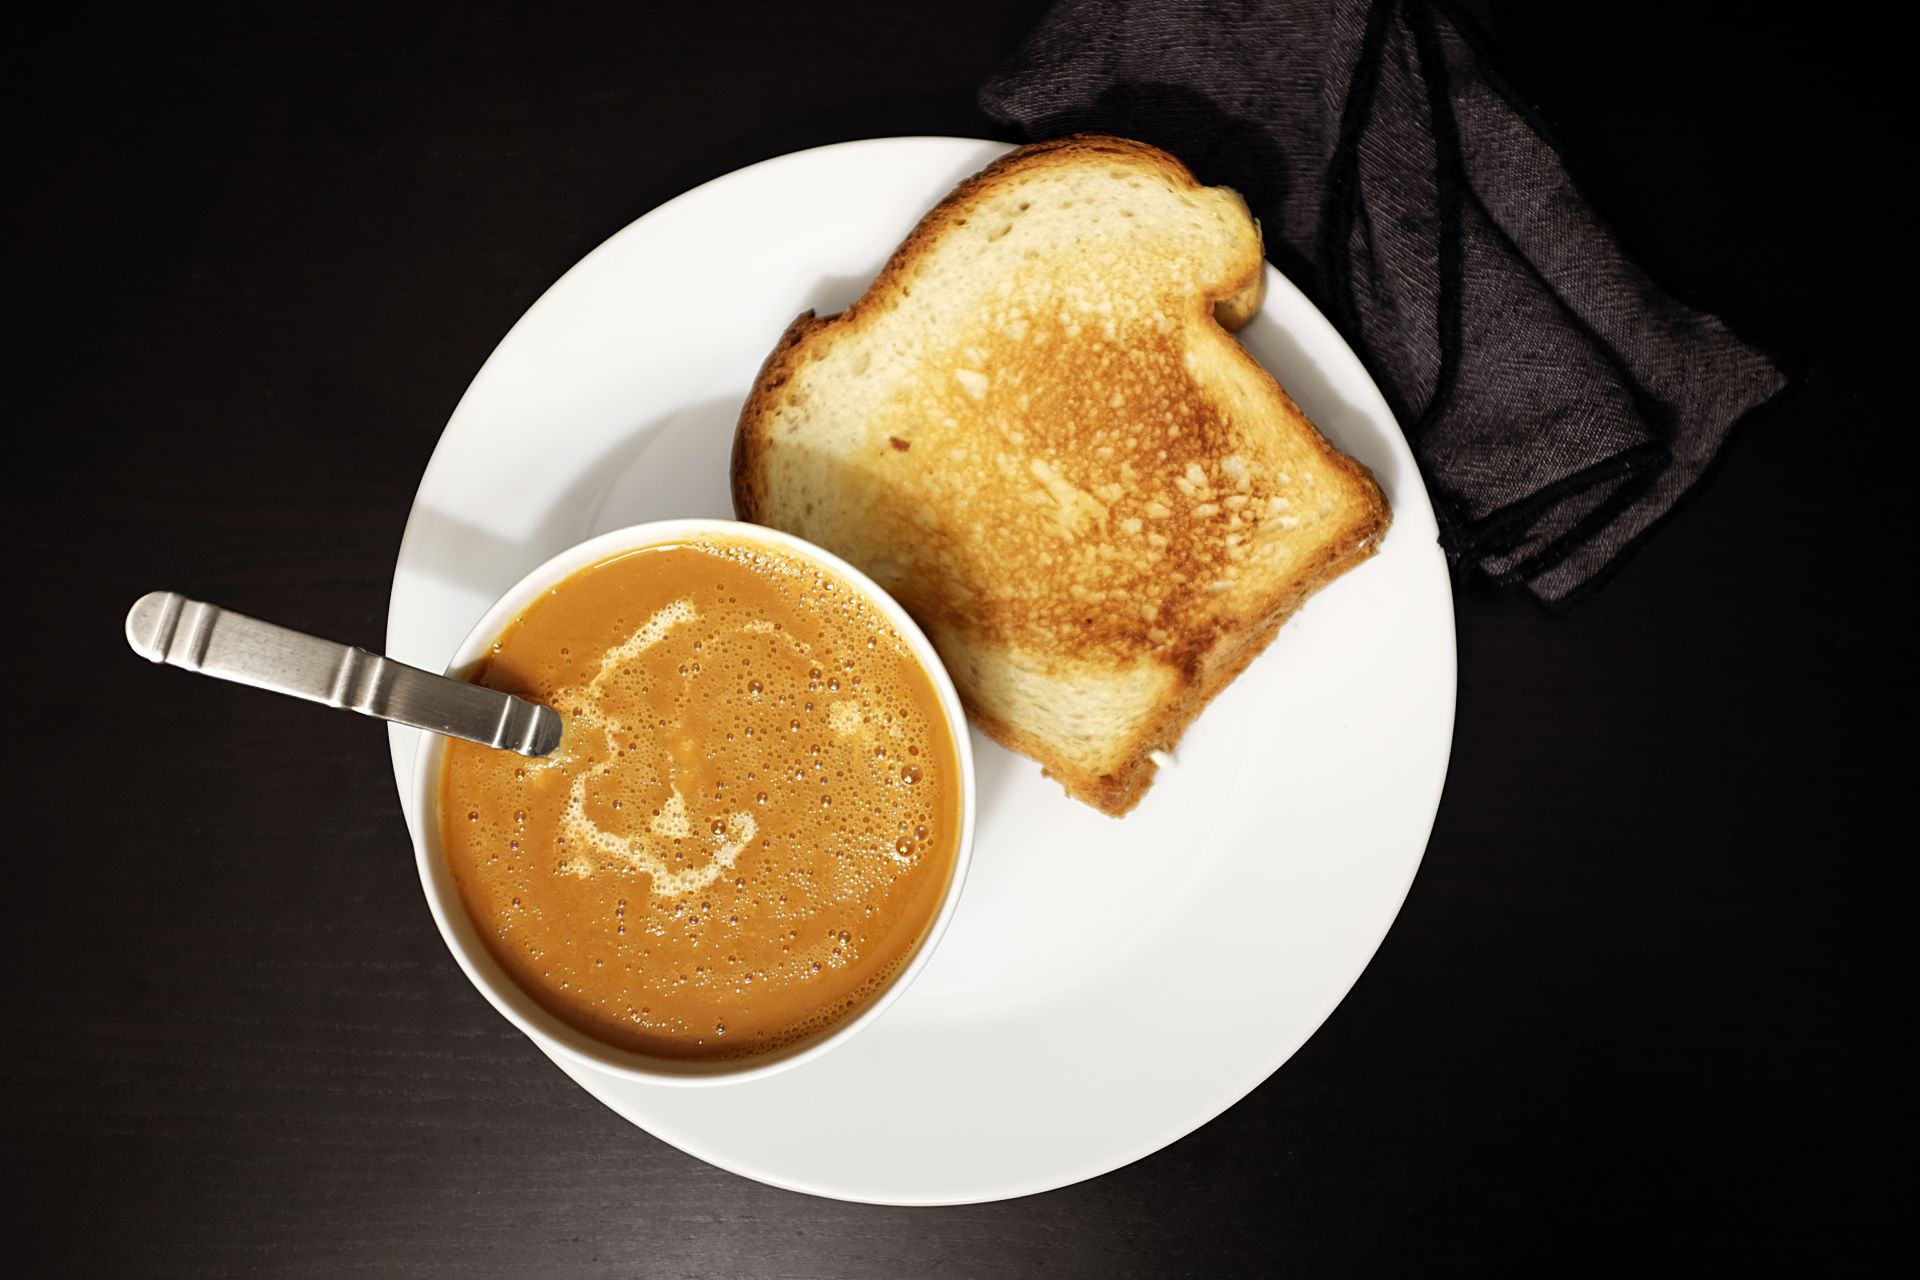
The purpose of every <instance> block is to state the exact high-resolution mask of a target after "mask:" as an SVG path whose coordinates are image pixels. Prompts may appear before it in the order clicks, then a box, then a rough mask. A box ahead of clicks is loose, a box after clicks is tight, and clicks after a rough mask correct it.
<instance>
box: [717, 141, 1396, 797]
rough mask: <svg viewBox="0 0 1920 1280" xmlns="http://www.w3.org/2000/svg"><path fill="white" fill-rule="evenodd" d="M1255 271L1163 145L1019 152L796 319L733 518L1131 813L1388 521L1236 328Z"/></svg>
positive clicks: (1251, 294) (1010, 729) (1001, 725)
mask: <svg viewBox="0 0 1920 1280" xmlns="http://www.w3.org/2000/svg"><path fill="white" fill-rule="evenodd" d="M1264 270H1265V264H1264V262H1263V259H1262V254H1261V245H1260V232H1259V228H1258V226H1257V225H1256V224H1255V222H1254V220H1253V218H1252V217H1251V215H1249V213H1248V212H1247V207H1246V204H1245V203H1244V202H1243V201H1242V200H1241V199H1240V197H1239V196H1238V195H1237V194H1236V193H1234V192H1233V191H1230V190H1228V189H1226V188H1224V187H1203V186H1201V185H1200V184H1198V183H1197V182H1196V181H1195V180H1194V178H1193V175H1192V174H1190V173H1189V172H1188V171H1187V169H1186V168H1185V166H1183V165H1182V164H1181V163H1180V162H1179V161H1177V160H1175V159H1174V158H1173V157H1171V156H1169V155H1167V154H1166V153H1165V152H1163V151H1159V150H1157V149H1155V148H1153V147H1149V146H1146V145H1144V144H1142V143H1138V142H1131V141H1127V140H1126V139H1122V138H1109V137H1097V136H1084V135H1083V136H1079V137H1073V138H1067V139H1063V140H1060V141H1057V142H1047V143H1039V144H1036V145H1033V146H1026V147H1021V148H1020V149H1018V150H1016V151H1013V152H1011V153H1009V154H1008V155H1007V156H1005V157H1003V158H1002V159H1001V160H999V161H998V162H997V163H995V164H993V165H992V166H990V167H989V168H988V169H986V170H985V171H984V172H982V173H980V174H979V175H977V176H975V177H974V178H971V179H969V180H968V181H966V182H964V183H962V184H961V185H960V187H959V188H958V189H957V190H955V191H954V192H953V194H952V195H950V196H948V197H947V198H946V199H945V200H944V201H942V202H941V203H940V204H939V205H938V206H937V207H936V208H935V209H934V210H933V211H932V212H931V213H929V214H928V215H927V216H926V217H925V218H924V219H923V220H922V221H921V222H920V225H919V226H917V227H916V228H914V230H913V233H912V234H911V235H909V236H908V237H907V239H906V241H905V243H903V244H902V245H901V246H900V248H899V250H898V251H897V252H896V253H895V254H894V256H893V258H892V259H891V261H889V262H888V264H887V266H886V268H885V269H884V270H883V271H882V272H881V273H880V276H879V278H878V279H876V280H875V281H874V283H873V285H872V287H871V288H869V289H868V290H867V292H866V294H865V295H864V296H863V297H862V298H861V299H860V300H859V301H858V302H856V303H854V305H853V306H851V307H849V308H848V309H847V310H846V311H844V312H842V313H841V314H839V315H837V316H832V317H828V318H826V319H821V318H817V317H815V316H814V315H813V314H812V313H808V314H806V315H803V316H801V317H800V318H799V319H798V320H796V321H794V323H793V325H792V327H790V328H789V329H788V330H787V332H786V335H785V336H784V337H782V338H781V340H780V343H779V345H778V346H777V347H776V348H775V349H774V351H773V354H772V355H770V356H769V357H768V358H767V362H766V364H765V366H764V367H763V368H762V369H761V371H760V376H759V379H758V381H757V382H756V384H755V386H754V389H753V393H752V395H751V396H750V397H749V398H748V400H747V403H746V406H745V408H744V409H743V410H742V412H741V415H740V427H739V431H738V433H737V435H736V436H735V439H734V454H733V501H734V507H735V509H736V510H737V511H738V513H739V515H740V517H741V518H742V519H745V520H752V521H757V522H759V523H761V524H768V525H772V526H774V527H776V528H780V529H785V530H787V531H789V532H791V533H795V534H798V535H800V536H801V537H804V538H807V539H810V540H811V541H813V542H816V543H818V544H820V545H821V546H824V547H827V548H828V549H830V550H832V551H834V552H836V553H837V554H839V555H841V556H843V557H845V558H846V559H847V560H849V561H851V562H852V563H854V564H856V565H858V566H860V567H861V568H862V569H864V570H865V571H866V572H867V573H868V574H870V575H871V576H872V577H873V578H874V579H875V580H876V581H878V582H879V583H880V585H881V586H883V587H885V588H886V589H887V590H888V591H889V592H891V593H892V594H893V595H894V596H895V597H897V598H898V599H899V600H900V602H901V603H902V604H903V605H905V606H906V608H907V610H908V611H909V612H911V613H912V614H913V616H914V617H915V618H916V619H917V620H918V621H919V622H920V623H921V625H922V626H924V627H925V628H926V630H927V633H928V635H929V636H930V637H931V638H932V640H933V642H934V644H935V646H936V647H937V648H938V649H939V651H940V654H941V657H942V659H943V660H944V661H945V662H946V664H947V667H948V670H949V671H950V672H951V673H952V675H953V679H954V683H955V684H956V685H957V686H958V687H959V690H960V694H961V697H962V698H963V699H964V701H965V702H966V705H967V710H968V712H969V714H971V715H972V716H973V717H974V719H975V721H976V723H978V724H979V726H980V727H981V728H982V729H983V730H984V731H985V732H986V733H988V734H989V735H991V736H992V737H993V738H995V739H996V740H998V741H999V742H1001V743H1003V744H1005V745H1006V746H1008V747H1011V748H1012V749H1013V750H1015V751H1019V752H1023V753H1024V754H1026V755H1029V756H1032V757H1033V758H1034V759H1036V760H1038V761H1040V763H1041V764H1042V765H1043V766H1044V767H1045V769H1046V772H1047V773H1048V774H1049V775H1051V776H1052V777H1054V778H1057V779H1058V780H1059V781H1060V782H1061V783H1063V784H1064V785H1065V787H1066V789H1067V791H1068V792H1069V794H1071V795H1073V796H1075V797H1077V798H1079V799H1081V800H1084V801H1086V802H1087V803H1089V804H1092V805H1094V806H1096V807H1098V808H1100V809H1102V810H1104V811H1105V812H1107V813H1110V814H1114V815H1116V816H1117V815H1119V814H1122V813H1125V812H1126V811H1127V810H1128V809H1130V808H1132V807H1133V806H1134V804H1136V803H1137V802H1138V801H1139V799H1140V797H1141V795H1142V794H1143V793H1144V792H1145V791H1146V788H1147V786H1148V784H1149V783H1150V782H1151V781H1152V779H1153V773H1154V768H1155V766H1154V764H1153V762H1152V760H1151V759H1150V754H1151V753H1152V752H1153V751H1155V750H1156V749H1162V748H1166V749H1170V748H1171V747H1172V746H1173V745H1174V743H1175V742H1177V741H1178V739H1179V737H1180V735H1181V733H1182V732H1183V731H1184V730H1185V729H1186V727H1187V725H1188V724H1189V723H1190V722H1191V721H1192V720H1193V718H1194V717H1195V716H1197V715H1198V714H1199V713H1200V711H1201V709H1202V708H1204V707H1205V706H1206V704H1207V703H1208V701H1209V700H1211V699H1212V698H1213V696H1214V695H1215V694H1216V693H1218V692H1219V691H1220V690H1221V689H1222V688H1224V687H1225V686H1226V684H1227V683H1228V682H1229V681H1231V680H1232V679H1233V677H1234V676H1236V675H1238V674H1239V673H1240V671H1241V670H1242V669H1243V668H1244V667H1245V666H1246V665H1247V663H1248V662H1250V661H1252V659H1253V658H1254V656H1255V655H1256V654H1258V653H1259V652H1260V650H1261V649H1263V648H1265V647H1266V645H1267V643H1268V642H1269V641H1271V640H1272V638H1273V636H1274V633H1275V632H1276V631H1277V630H1278V629H1279V627H1280V624H1281V623H1282V622H1283V621H1285V619H1286V618H1287V616H1288V615H1289V614H1291V613H1292V612H1293V611H1294V610H1295V609H1296V608H1298V607H1299V605H1300V603H1301V601H1303V600H1305V599H1306V598H1307V597H1308V596H1309V595H1311V594H1312V593H1313V592H1314V591H1315V590H1317V589H1318V588H1319V587H1321V586H1323V585H1325V584H1326V583H1327V582H1330V581H1332V580H1333V579H1334V578H1335V577H1337V576H1339V575H1340V574H1341V573H1342V572H1344V571H1345V570H1347V569H1348V568H1350V567H1352V566H1353V565H1355V564H1357V563H1359V562H1360V561H1361V560H1364V559H1365V558H1366V557H1367V556H1369V555H1371V554H1372V553H1373V551H1374V548H1375V547H1376V546H1377V545H1378V543H1379V541H1380V538H1381V536H1382V535H1383V534H1384V533H1385V531H1386V528H1387V524H1388V521H1389V519H1390V516H1389V513H1388V511H1387V505H1386V501H1385V499H1384V498H1383V497H1382V496H1381V493H1380V490H1379V487H1378V486H1377V485H1375V484H1374V482H1373V479H1372V477H1371V476H1369V475H1368V474H1367V472H1366V470H1365V469H1364V468H1363V467H1361V466H1360V465H1359V464H1358V463H1356V462H1354V461H1353V460H1352V459H1351V458H1348V457H1347V456H1346V455H1344V454H1342V453H1340V452H1338V451H1337V450H1335V449H1334V448H1333V447H1332V446H1331V445H1329V444H1328V443H1327V442H1326V440H1325V439H1323V438H1322V437H1321V435H1320V433H1319V432H1318V431H1316V430H1315V429H1314V427H1313V425H1312V424H1311V423H1309V422H1308V421H1307V419H1306V417H1305V416H1304V415H1302V414H1301V412H1300V410H1299V409H1298V408H1296V407H1295V405H1294V404H1293V402H1292V401H1291V400H1289V399H1288V398H1287V396H1286V394H1285V393H1284V392H1283V391H1281V389H1280V388H1279V386H1278V385H1277V384H1276V383H1275V382H1274V380H1273V378H1272V377H1271V376H1269V375H1268V374H1267V372H1266V371H1265V370H1264V369H1262V368H1261V367H1260V366H1259V365H1258V364H1257V363H1255V361H1254V360H1253V358H1252V357H1251V356H1249V355H1248V354H1247V353H1246V352H1245V351H1244V350H1243V349H1242V348H1241V346H1240V344H1239V343H1238V342H1237V341H1235V340H1234V338H1233V337H1232V336H1231V334H1229V333H1228V332H1227V329H1226V328H1225V327H1223V325H1230V326H1232V327H1236V328H1237V327H1238V326H1239V325H1241V324H1243V323H1245V322H1246V321H1247V320H1248V319H1250V318H1251V317H1252V315H1253V314H1254V312H1255V311H1256V310H1257V309H1258V306H1259V299H1260V293H1261V287H1262V281H1263V279H1264Z"/></svg>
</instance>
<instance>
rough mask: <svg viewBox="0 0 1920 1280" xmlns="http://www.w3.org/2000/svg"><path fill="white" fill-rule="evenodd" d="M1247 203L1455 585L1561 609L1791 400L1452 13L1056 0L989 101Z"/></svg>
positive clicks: (1285, 0) (1005, 113) (1426, 4)
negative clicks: (1685, 292)
mask: <svg viewBox="0 0 1920 1280" xmlns="http://www.w3.org/2000/svg"><path fill="white" fill-rule="evenodd" d="M980 101H981V105H982V106H983V107H984V108H985V109H986V111H987V112H988V113H989V114H990V115H992V116H994V117H995V118H997V119H999V120H1002V121H1004V122H1007V123H1009V124H1012V125H1015V126H1017V127H1018V128H1020V129H1022V130H1024V131H1025V132H1026V133H1027V134H1028V135H1029V136H1031V137H1035V138H1046V137H1056V136H1059V135H1062V134H1067V133H1074V132H1080V131H1086V132H1100V133H1113V134H1120V135H1123V136H1127V137H1133V138H1138V139H1140V140H1141V141H1144V142H1150V143H1153V144H1154V145H1156V146H1160V147H1163V148H1164V149H1166V150H1168V151H1170V152H1172V153H1173V154H1174V155H1176V156H1178V157H1180V159H1182V160H1183V161H1185V162H1186V163H1187V165H1188V166H1189V167H1190V168H1192V169H1193V170H1194V172H1195V174H1196V175H1197V176H1198V177H1199V178H1200V179H1201V180H1202V181H1204V182H1208V183H1216V184H1225V185H1227V186H1232V187H1235V188H1238V189H1239V190H1240V191H1241V192H1242V193H1243V194H1244V195H1245V196H1246V197H1247V200H1248V203H1249V204H1250V205H1251V206H1252V207H1253V211H1254V213H1255V214H1256V215H1257V216H1258V217H1259V219H1260V222H1261V229H1262V232H1263V234H1264V235H1265V238H1266V245H1267V255H1268V257H1269V258H1271V259H1272V260H1273V261H1274V263H1275V264H1276V265H1277V266H1279V267H1280V269H1281V270H1282V271H1284V272H1286V273H1287V275H1288V276H1289V277H1290V278H1292V279H1293V280H1294V282H1295V283H1297V284H1298V285H1300V287H1301V288H1303V289H1305V290H1306V291H1307V292H1308V294H1309V295H1310V296H1312V297H1313V298H1314V299H1315V301H1316V302H1317V303H1319V304H1320V305H1321V307H1322V308H1323V309H1324V310H1325V311H1326V312H1327V314H1328V316H1329V318H1331V319H1332V320H1333V321H1334V323H1335V324H1336V325H1338V326H1339V327H1340V329H1341V331H1342V332H1343V333H1344V335H1345V336H1346V338H1347V340H1348V341H1349V342H1351V343H1352V344H1353V346H1354V347H1355V349H1356V350H1357V351H1358V352H1359V354H1360V356H1361V358H1362V359H1363V360H1364V361H1365V362H1366V364H1367V366H1368V368H1369V370H1370V371H1371V372H1372V373H1373V376H1374V378H1375V380H1376V381H1378V382H1379V383H1380V385H1381V389H1382V390H1383V391H1384V392H1385V393H1386V395H1387V399H1388V401H1389V402H1390V403H1391V404H1392V405H1393V408H1394V412H1395V414H1396V415H1397V416H1398V418H1399V420H1400V422H1401V424H1402V426H1403V427H1404V428H1405V430H1406V433H1407V435H1408V438H1409V440H1410V441H1411V443H1412V445H1413V449H1414V452H1415V454H1416V455H1417V456H1418V458H1419V460H1420V463H1421V467H1422V469H1423V471H1424V472H1425V475H1426V479H1427V484H1428V489H1429V491H1430V492H1431V494H1432V495H1433V499H1434V505H1435V508H1436V510H1437V513H1438V515H1439V519H1440V528H1441V541H1442V544H1443V545H1444V547H1445V548H1446V551H1447V554H1448V555H1449V556H1450V557H1451V558H1452V560H1453V561H1454V563H1455V564H1456V566H1458V567H1461V568H1470V569H1478V570H1481V571H1484V572H1485V573H1487V574H1488V575H1490V576H1491V577H1493V578H1495V579H1496V580H1499V581H1501V582H1505V583H1513V584H1520V585H1524V587H1525V588H1526V589H1527V590H1529V591H1531V592H1532V593H1533V594H1534V596H1536V597H1537V598H1538V599H1540V600H1541V601H1543V602H1545V603H1548V604H1553V605H1560V604H1566V603H1569V602H1571V601H1572V600H1574V599H1576V598H1578V597H1579V596H1580V595H1581V594H1583V593H1584V591H1585V590H1587V589H1589V588H1590V587H1592V586H1593V585H1594V584H1596V583H1597V582H1598V581H1599V580H1600V579H1601V577H1602V576H1603V575H1604V573H1605V571H1606V570H1607V569H1608V568H1609V566H1611V565H1612V564H1613V563H1614V562H1615V561H1616V560H1617V559H1618V558H1619V557H1620V555H1621V554H1622V553H1623V552H1624V551H1626V550H1627V549H1628V548H1629V547H1631V546H1632V545H1633V544H1635V543H1636V542H1637V541H1638V540H1639V539H1640V538H1641V537H1642V536H1643V535H1644V534H1645V533H1646V532H1647V531H1648V530H1649V529H1650V528H1651V527H1652V526H1653V524H1654V522H1655V521H1657V520H1659V519H1660V517H1661V516H1662V515H1664V514H1665V513H1666V512H1667V511H1668V510H1669V509H1670V508H1671V507H1672V506H1673V504H1674V503H1675V502H1676V501H1678V500H1679V498H1680V497H1681V496H1682V495H1683V494H1685V493H1686V491H1687V490H1688V489H1689V488H1690V487H1692V485H1693V484H1694V482H1695V481H1696V480H1698V479H1699V478H1700V475H1701V473H1702V471H1703V470H1704V469H1705V468H1706V466H1707V464H1708V462H1709V461H1711V459H1712V458H1713V455H1714V453H1715V452H1716V451H1717V450H1718V449H1719V447H1720V444H1721V442H1722V441H1723V440H1724V439H1725V438H1726V435H1727V432H1728V430H1729V429H1730V428H1731V427H1732V425H1733V424H1734V422H1735V421H1737V420H1738V419H1739V418H1740V417H1742V416H1743V415H1744V414H1746V413H1747V412H1748V411H1749V410H1751V409H1753V408H1754V407H1755V406H1757V405H1759V404H1760V403H1762V402H1763V401H1765V400H1767V399H1768V398H1770V397H1771V396H1772V395H1774V394H1775V393H1776V392H1778V391H1779V390H1781V389H1782V387H1783V386H1784V385H1785V382H1786V379H1785V378H1784V376H1783V375H1782V373H1781V371H1780V370H1779V369H1778V368H1777V367H1776V365H1775V364H1774V363H1773V362H1772V361H1771V360H1769V359H1768V358H1767V357H1766V356H1765V355H1763V354H1762V353H1761V352H1759V351H1758V350H1756V349H1754V348H1752V347H1750V346H1748V345H1746V344H1745V343H1743V342H1741V341H1740V340H1739V339H1738V338H1736V337H1734V335H1733V334H1732V333H1731V332H1729V331H1728V329H1727V327H1726V326H1725V325H1724V324H1723V323H1722V322H1721V321H1719V320H1718V319H1716V318H1715V317H1713V316H1710V315H1705V314H1703V313H1701V312H1698V311H1694V310H1692V309H1690V308H1688V307H1686V306H1683V305H1682V304H1681V303H1679V302H1677V301H1676V300H1675V299H1673V298H1672V297H1670V296H1669V295H1667V294H1666V293H1664V292H1662V291H1661V290H1660V289H1659V288H1658V287H1657V286H1655V285H1654V283H1653V282H1652V281H1651V280H1649V279H1648V278H1647V276H1646V274H1645V273H1644V272H1643V271H1641V270H1640V268H1639V267H1637V266H1636V265H1635V264H1634V263H1633V262H1632V261H1631V260H1629V259H1628V258H1627V257H1626V255H1625V254H1623V253H1622V252H1621V250H1620V246H1619V245H1618V244H1617V243H1615V241H1614V238H1613V236H1612V234H1611V233H1610V232H1609V231H1608V230H1607V228H1606V227H1605V226H1604V225H1603V224H1602V223H1601V221H1600V220H1599V218H1597V217H1596V216H1595V214H1594V212H1593V210H1592V209H1590V208H1589V207H1588V206H1587V204H1586V202H1585V201H1584V200H1583V199H1582V198H1581V196H1580V194H1579V193H1578V192H1577V191H1576V190H1575V189H1574V186H1573V184H1572V182H1571V181H1570V180H1569V179H1568V177H1567V173H1566V171H1565V169H1564V167H1563V165H1562V163H1561V160H1560V157H1559V155H1558V154H1557V153H1556V152H1555V150H1554V148H1553V146H1552V144H1551V143H1550V142H1548V141H1547V139H1546V138H1545V137H1544V136H1543V135H1542V133H1541V132H1540V129H1539V127H1538V126H1537V125H1536V123H1535V122H1534V121H1533V120H1532V118H1531V116H1530V114H1529V113H1528V112H1527V111H1526V110H1525V108H1524V107H1522V106H1521V105H1520V104H1519V102H1518V100H1517V99H1516V98H1515V97H1514V96H1513V95H1512V94H1511V93H1510V92H1509V91H1508V90H1506V89H1505V87H1504V86H1503V84H1502V83H1501V82H1500V81H1499V79H1498V77H1497V75H1495V74H1494V73H1493V72H1492V71H1491V70H1490V68H1489V65H1488V60H1487V58H1486V57H1485V56H1484V53H1483V41H1482V40H1481V39H1480V37H1479V34H1478V32H1477V29H1476V28H1475V27H1474V26H1473V25H1472V23H1471V21H1470V20H1469V19H1467V18H1466V17H1465V16H1464V15H1463V14H1461V13H1460V12H1458V11H1457V10H1456V9H1454V8H1453V7H1452V6H1450V5H1446V4H1443V3H1437V2H1435V0H1375V2H1373V3H1368V0H1267V3H1258V2H1257V0H1256V2H1253V3H1221V2H1220V0H1059V3H1058V4H1056V5H1055V7H1054V8H1053V10H1052V11H1051V12H1050V13H1049V14H1048V15H1047V17H1046V19H1045V20H1044V21H1043V22H1042V24H1041V25H1040V27H1039V28H1038V29H1037V30H1035V31H1034V33H1033V34H1032V35H1031V36H1029V37H1028V39H1027V41H1026V43H1025V44H1024V45H1023V46H1022V47H1021V48H1020V50H1019V51H1018V53H1016V54H1015V56H1014V57H1013V59H1012V60H1011V61H1010V62H1009V63H1008V64H1007V65H1006V66H1005V67H1004V68H1002V69H1001V71H1000V72H999V74H998V75H997V76H996V77H995V78H994V79H993V80H992V81H991V82H990V83H989V84H988V85H987V86H986V87H985V88H984V89H983V90H982V91H981V94H980Z"/></svg>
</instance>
